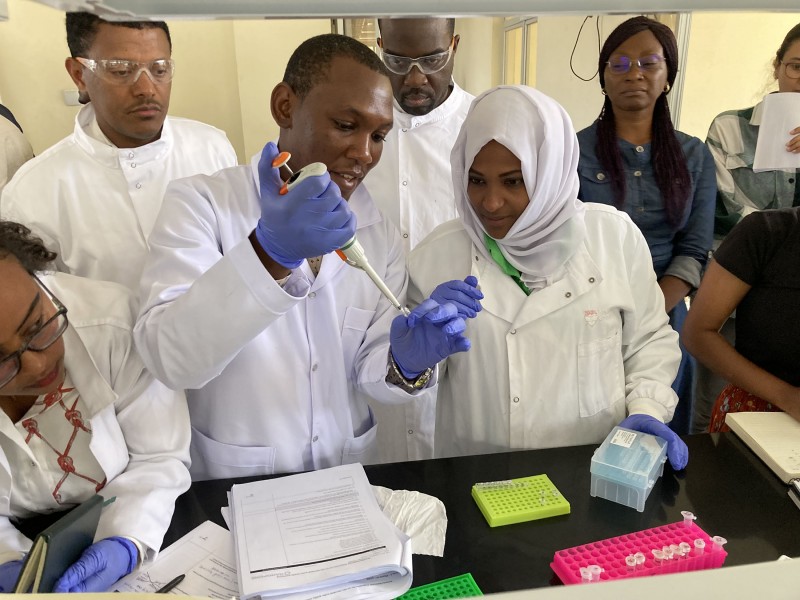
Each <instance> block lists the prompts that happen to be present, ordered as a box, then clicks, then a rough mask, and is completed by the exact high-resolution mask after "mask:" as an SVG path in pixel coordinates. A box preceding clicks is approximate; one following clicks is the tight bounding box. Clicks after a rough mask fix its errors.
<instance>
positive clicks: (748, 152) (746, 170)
mask: <svg viewBox="0 0 800 600" xmlns="http://www.w3.org/2000/svg"><path fill="white" fill-rule="evenodd" d="M772 66H773V76H774V77H775V80H776V81H777V82H778V92H795V93H797V92H800V23H799V24H797V25H795V26H794V27H793V28H792V29H791V30H789V33H787V34H786V37H785V38H784V39H783V43H781V45H780V47H779V48H778V51H777V52H776V53H775V58H774V59H773V61H772ZM762 113H763V102H759V103H758V104H756V105H755V106H751V107H750V108H745V109H742V110H729V111H726V112H724V113H722V114H720V115H718V116H717V117H716V118H715V119H714V121H713V122H712V123H711V127H710V128H709V130H708V137H707V138H706V145H707V146H708V149H709V150H711V154H712V156H713V157H714V163H715V164H716V167H717V186H718V188H719V191H718V192H717V208H716V214H715V218H714V237H715V239H716V240H717V243H718V242H719V241H721V240H722V239H724V238H725V236H727V235H728V233H729V232H730V231H731V228H732V227H733V226H734V225H736V224H737V223H738V222H739V220H740V219H742V218H743V217H745V216H747V215H748V214H750V213H752V212H755V211H759V210H764V209H772V208H788V207H791V206H798V205H800V182H798V172H797V169H786V170H773V171H762V172H760V173H756V172H754V171H753V159H754V158H755V153H756V142H757V141H758V130H759V126H760V123H761V116H762ZM797 125H798V127H795V128H794V129H793V130H792V131H787V132H786V133H787V137H788V138H790V139H789V141H788V143H785V140H777V139H776V140H775V144H780V145H784V143H785V148H786V151H787V152H793V153H795V154H797V153H800V120H798V122H797ZM716 245H717V244H715V246H716ZM726 316H727V315H726ZM721 327H722V328H721V330H720V332H721V333H722V335H723V336H724V339H725V340H727V342H728V343H729V345H733V344H734V341H735V339H736V319H735V318H733V317H731V318H730V319H727V320H724V321H723V324H722V326H721ZM727 383H728V382H727V380H725V379H724V378H722V377H719V376H715V375H714V374H713V372H712V371H710V370H708V369H707V368H704V367H702V366H701V368H700V369H698V378H697V398H696V407H695V420H694V429H695V431H705V430H706V429H707V427H708V425H709V422H710V418H711V410H712V407H713V405H714V402H715V400H716V398H717V396H718V395H719V394H720V392H721V391H722V390H723V388H724V387H725V385H727Z"/></svg>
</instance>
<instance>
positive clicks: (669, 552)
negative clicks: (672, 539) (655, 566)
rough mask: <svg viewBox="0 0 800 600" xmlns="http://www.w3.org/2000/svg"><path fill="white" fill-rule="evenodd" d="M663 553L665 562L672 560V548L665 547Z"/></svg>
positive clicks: (662, 549)
mask: <svg viewBox="0 0 800 600" xmlns="http://www.w3.org/2000/svg"><path fill="white" fill-rule="evenodd" d="M661 551H662V552H663V553H664V560H672V548H670V547H669V546H664V547H663V548H661Z"/></svg>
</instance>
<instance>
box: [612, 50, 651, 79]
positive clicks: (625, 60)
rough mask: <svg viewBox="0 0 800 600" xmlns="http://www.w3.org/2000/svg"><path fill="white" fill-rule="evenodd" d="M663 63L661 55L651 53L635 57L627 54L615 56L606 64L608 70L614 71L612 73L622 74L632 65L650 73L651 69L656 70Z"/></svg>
mask: <svg viewBox="0 0 800 600" xmlns="http://www.w3.org/2000/svg"><path fill="white" fill-rule="evenodd" d="M663 63H664V57H663V56H660V55H658V54H651V55H650V56H643V57H641V58H636V59H633V58H629V57H627V56H615V57H613V58H612V59H611V60H609V61H608V62H607V63H606V64H607V65H608V70H609V71H611V72H612V73H614V75H624V74H625V73H627V72H628V71H630V70H631V67H633V65H636V66H637V67H639V69H641V70H642V71H645V72H648V73H651V72H653V71H658V69H659V68H661V65H662V64H663Z"/></svg>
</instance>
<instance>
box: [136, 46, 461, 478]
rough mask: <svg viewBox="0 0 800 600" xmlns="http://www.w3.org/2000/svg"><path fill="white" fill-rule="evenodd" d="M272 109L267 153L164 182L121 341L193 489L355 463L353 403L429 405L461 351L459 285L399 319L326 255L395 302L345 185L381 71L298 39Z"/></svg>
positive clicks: (359, 458)
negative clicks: (127, 343)
mask: <svg viewBox="0 0 800 600" xmlns="http://www.w3.org/2000/svg"><path fill="white" fill-rule="evenodd" d="M271 109H272V115H273V117H274V119H275V121H276V122H277V124H278V125H279V127H280V136H279V140H278V144H277V146H276V145H275V144H273V143H269V144H267V145H266V146H265V148H264V150H263V152H262V153H260V155H258V156H255V157H254V158H253V160H252V161H251V164H250V165H249V166H243V167H237V168H233V169H226V170H223V171H220V172H219V173H217V174H216V175H214V176H210V177H208V176H202V177H192V178H188V179H184V180H181V181H178V182H174V183H173V184H172V185H171V186H170V188H169V189H168V191H167V194H166V197H165V199H164V205H163V208H162V211H161V213H160V215H159V218H158V220H157V222H156V224H155V226H154V229H153V234H152V235H151V237H150V240H149V243H150V256H149V258H148V262H147V265H146V267H145V271H144V275H143V279H142V285H141V292H142V310H141V313H140V316H139V321H138V323H137V325H136V331H135V335H136V342H137V345H138V346H139V349H140V352H141V354H142V357H143V360H144V361H145V363H146V364H147V366H148V367H149V368H150V369H151V370H152V372H153V373H154V374H155V375H156V377H158V378H159V379H161V380H162V381H163V382H165V383H166V384H167V385H169V386H171V387H174V388H186V389H187V397H188V400H189V409H190V415H191V420H192V428H193V432H192V476H193V478H194V479H196V480H198V479H213V478H223V477H233V476H246V475H266V474H271V473H285V472H294V471H302V470H310V469H318V468H324V467H330V466H335V465H339V464H342V463H348V462H369V461H370V460H371V459H372V456H373V453H374V451H375V447H374V446H375V444H374V440H375V434H376V423H375V419H374V417H373V415H372V412H371V411H370V409H369V407H368V405H367V402H366V395H369V396H372V397H374V398H377V399H379V400H381V401H384V402H398V403H402V402H415V401H417V400H418V399H420V398H429V397H430V396H431V395H432V394H435V393H436V388H435V384H436V380H437V373H436V369H435V367H436V364H437V363H438V362H439V361H441V360H442V359H443V358H445V357H447V356H448V355H450V354H452V353H454V352H460V351H465V350H467V349H468V348H469V340H467V339H466V338H465V337H464V335H463V333H464V330H465V321H464V317H463V316H459V315H458V311H457V310H456V307H455V306H454V305H453V304H451V303H450V302H448V301H445V296H446V295H447V294H451V293H454V294H457V293H458V291H457V289H456V290H455V291H453V289H454V287H456V288H457V286H458V284H457V283H453V284H445V285H444V286H442V288H441V289H439V290H437V297H439V298H440V300H441V302H439V301H437V300H433V299H431V298H428V299H426V300H424V301H423V302H422V303H421V304H420V305H419V306H417V307H416V308H414V310H413V311H411V314H410V315H409V316H405V315H404V314H402V313H401V312H400V311H399V310H398V309H397V308H395V307H394V306H392V303H391V302H390V300H389V299H388V298H387V297H386V295H385V294H384V293H382V292H381V290H380V289H379V287H378V286H377V285H376V283H375V282H373V280H372V279H370V277H368V276H367V274H366V273H365V272H363V271H361V270H359V269H357V268H353V267H351V266H350V265H348V264H346V263H345V262H343V261H342V260H341V258H339V256H337V255H336V254H335V253H334V251H335V250H337V249H340V248H342V247H345V246H347V245H348V244H349V243H350V242H351V241H352V239H353V237H354V236H355V238H356V239H357V240H358V243H359V244H360V246H361V247H362V248H363V257H364V258H366V259H367V260H368V261H369V265H370V267H371V268H372V269H373V270H374V272H375V274H376V275H377V277H378V278H379V279H380V280H381V281H382V282H383V283H384V284H385V286H386V288H388V290H389V291H390V292H391V295H393V296H395V297H396V298H397V299H398V301H399V303H400V304H401V305H404V304H405V295H406V286H407V274H406V270H405V260H404V253H403V248H402V243H401V241H400V236H399V234H398V233H397V231H396V229H395V228H394V226H393V225H391V224H390V223H389V222H387V221H386V220H385V219H384V218H383V217H382V216H381V214H380V212H379V211H378V210H377V208H375V205H374V204H373V202H372V199H371V198H370V196H369V193H368V192H367V191H366V189H365V188H362V187H361V186H360V184H361V180H362V179H363V178H364V176H365V175H366V174H367V173H368V172H369V170H370V169H371V168H372V167H373V166H374V165H375V164H376V163H377V161H378V160H379V158H380V155H381V150H382V144H383V140H384V137H385V136H386V135H387V133H388V132H389V130H390V129H391V128H392V88H391V85H390V83H389V79H388V76H387V74H386V71H385V67H384V66H383V64H382V63H381V62H380V60H379V59H378V58H377V57H376V56H375V54H373V53H372V52H370V50H369V49H368V48H367V47H366V46H364V45H363V44H361V43H359V42H356V41H355V40H352V39H350V38H347V37H344V36H338V35H330V34H328V35H322V36H317V37H315V38H312V39H310V40H307V41H306V42H304V43H303V44H301V45H300V47H299V48H298V49H297V50H296V51H295V52H294V54H293V55H292V57H291V58H290V60H289V63H288V65H287V68H286V73H285V75H284V80H283V81H282V82H281V83H279V84H278V85H277V86H276V87H275V89H274V90H273V93H272V97H271ZM279 149H280V151H281V153H284V152H286V153H289V155H290V157H289V159H288V163H287V166H288V167H289V168H290V169H291V172H292V173H293V174H294V175H293V177H289V171H286V172H285V173H282V172H281V170H279V168H278V166H279V165H280V164H282V163H285V160H286V155H283V154H281V156H282V157H281V158H278V157H279ZM276 159H278V160H276ZM314 163H323V164H324V165H326V166H327V171H324V170H323V171H322V172H321V174H320V172H319V171H315V170H314V169H315V168H316V167H314V166H313V165H314ZM306 166H309V168H308V170H306V171H305V172H304V167H306ZM315 173H318V174H315ZM284 188H285V190H286V193H284V194H282V193H281V190H282V189H284ZM465 285H466V284H465ZM431 417H432V415H431Z"/></svg>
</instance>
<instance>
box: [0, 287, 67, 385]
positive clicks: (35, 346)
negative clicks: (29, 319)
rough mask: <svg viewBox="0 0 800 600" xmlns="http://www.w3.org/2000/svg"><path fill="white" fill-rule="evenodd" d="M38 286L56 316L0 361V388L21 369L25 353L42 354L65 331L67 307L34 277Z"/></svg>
mask: <svg viewBox="0 0 800 600" xmlns="http://www.w3.org/2000/svg"><path fill="white" fill-rule="evenodd" d="M34 279H36V282H37V283H38V284H39V286H40V287H41V288H42V289H43V290H44V291H45V292H46V293H47V295H48V296H49V297H50V300H51V301H52V302H53V306H55V307H56V314H54V315H53V316H52V317H50V318H49V319H47V321H45V322H44V323H42V326H41V327H39V329H37V330H36V331H34V332H33V334H31V335H30V336H29V337H28V339H26V340H25V341H24V342H23V343H22V345H21V346H20V347H19V350H17V351H16V352H14V353H12V354H9V355H8V356H6V357H5V358H3V359H2V360H0V388H2V387H3V386H4V385H6V384H7V383H8V382H9V381H11V380H12V379H14V377H16V376H17V373H19V371H20V369H21V368H22V355H23V354H25V353H26V352H28V351H30V352H44V351H45V350H47V349H48V348H49V347H50V346H52V345H53V344H55V343H56V340H58V338H60V337H61V336H62V335H64V332H65V331H66V330H67V325H68V324H69V323H68V321H67V307H66V306H64V305H63V304H61V302H60V301H59V299H58V298H56V297H55V296H54V295H53V292H51V291H50V290H48V289H47V287H45V285H44V284H43V283H42V282H41V281H39V279H38V278H37V277H34Z"/></svg>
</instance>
